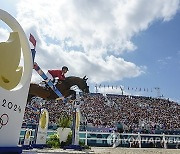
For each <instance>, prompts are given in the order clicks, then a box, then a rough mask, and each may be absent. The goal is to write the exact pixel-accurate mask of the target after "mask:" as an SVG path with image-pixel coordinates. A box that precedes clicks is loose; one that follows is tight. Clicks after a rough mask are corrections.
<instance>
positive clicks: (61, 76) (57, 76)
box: [47, 66, 69, 85]
mask: <svg viewBox="0 0 180 154" xmlns="http://www.w3.org/2000/svg"><path fill="white" fill-rule="evenodd" d="M67 71H69V69H68V67H67V66H63V67H62V69H61V70H48V72H47V76H48V78H49V79H51V80H52V81H53V83H54V85H56V84H57V82H58V80H60V81H63V80H65V74H66V73H67Z"/></svg>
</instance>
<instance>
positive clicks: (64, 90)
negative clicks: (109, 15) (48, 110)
mask: <svg viewBox="0 0 180 154" xmlns="http://www.w3.org/2000/svg"><path fill="white" fill-rule="evenodd" d="M87 79H88V78H86V76H84V77H83V78H80V77H75V76H70V77H66V78H65V80H64V81H58V83H57V84H56V88H57V89H58V90H59V91H60V92H61V94H62V95H63V96H64V98H67V97H69V96H70V95H71V96H72V97H71V98H72V99H75V97H76V92H75V91H74V90H71V87H72V86H75V85H77V86H78V88H79V89H80V90H81V91H82V92H83V93H89V86H88V85H87V82H86V81H87ZM33 96H38V97H41V98H43V99H45V100H55V99H58V95H57V94H56V93H55V92H54V91H53V90H52V89H51V88H50V87H49V88H45V87H42V86H40V85H39V84H35V83H31V84H30V88H29V93H28V101H29V100H30V99H31V98H32V97H33Z"/></svg>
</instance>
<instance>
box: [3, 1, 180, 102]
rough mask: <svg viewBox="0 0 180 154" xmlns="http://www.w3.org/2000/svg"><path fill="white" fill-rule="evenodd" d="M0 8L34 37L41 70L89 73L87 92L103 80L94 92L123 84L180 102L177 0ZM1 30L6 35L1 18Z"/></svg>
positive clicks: (37, 3)
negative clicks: (64, 68)
mask: <svg viewBox="0 0 180 154" xmlns="http://www.w3.org/2000/svg"><path fill="white" fill-rule="evenodd" d="M0 9H3V10H5V11H8V12H9V13H10V14H11V15H13V16H14V17H15V18H16V19H17V20H18V22H19V23H20V24H21V26H22V27H23V29H24V31H25V33H26V35H27V37H29V34H30V33H32V34H33V35H34V36H35V38H36V39H37V55H36V61H37V62H38V63H39V65H40V66H41V67H42V68H43V70H44V71H45V72H46V71H47V70H48V69H59V68H61V66H63V65H67V66H68V67H69V69H70V71H69V72H68V74H67V76H70V75H74V76H80V77H83V76H84V75H87V76H88V78H89V79H88V80H89V81H88V84H89V85H90V87H91V92H95V88H94V87H95V85H96V84H97V85H100V84H101V86H100V87H99V86H98V87H99V88H98V92H102V93H117V94H120V93H121V90H120V88H117V89H116V88H115V87H116V86H118V87H119V86H121V87H122V88H123V89H124V93H125V94H131V95H143V96H153V97H156V96H157V95H159V94H160V95H163V96H164V98H170V99H172V100H175V101H177V102H180V93H179V80H180V43H179V40H180V35H179V34H180V29H179V25H180V0H168V1H167V0H152V1H147V0H136V1H134V0H127V1H124V0H109V1H104V0H92V1H89V0H78V1H77V0H69V1H66V0H61V1H56V0H52V1H48V0H38V1H36V0H31V1H28V0H1V1H0ZM0 34H1V35H0V41H5V40H6V39H7V37H8V35H9V30H7V29H6V27H4V24H2V22H0ZM30 45H31V44H30ZM40 81H41V78H40V77H39V76H38V75H37V73H36V72H34V71H33V75H32V82H40ZM104 85H105V88H104ZM108 85H109V88H108ZM112 86H113V88H112ZM128 87H129V88H130V89H131V90H128ZM155 87H158V88H160V90H159V91H157V90H155V89H154V88H155ZM132 88H133V90H132ZM144 88H145V89H146V90H145V91H144ZM140 89H141V90H140ZM147 89H148V90H147ZM151 89H152V92H151Z"/></svg>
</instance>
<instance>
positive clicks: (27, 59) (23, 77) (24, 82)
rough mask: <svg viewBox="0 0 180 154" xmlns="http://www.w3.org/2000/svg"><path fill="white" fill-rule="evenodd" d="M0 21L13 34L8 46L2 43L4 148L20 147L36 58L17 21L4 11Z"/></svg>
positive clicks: (0, 142)
mask: <svg viewBox="0 0 180 154" xmlns="http://www.w3.org/2000/svg"><path fill="white" fill-rule="evenodd" d="M0 19H1V20H2V21H3V22H5V23H6V24H7V25H8V26H9V27H10V28H11V29H12V31H13V32H12V33H10V36H9V40H8V41H7V42H0V147H17V145H18V141H19V134H20V131H21V125H22V121H23V116H24V111H25V106H26V102H27V96H28V91H29V84H30V80H31V75H32V66H33V65H32V56H31V51H30V46H29V42H28V40H27V37H26V35H25V33H24V31H23V29H22V27H21V26H20V24H19V23H18V22H17V21H16V19H15V18H13V17H12V16H11V15H10V14H8V13H7V12H5V11H3V10H1V9H0ZM21 53H22V54H23V55H21ZM21 57H23V60H24V61H23V64H22V66H21V65H20V59H21Z"/></svg>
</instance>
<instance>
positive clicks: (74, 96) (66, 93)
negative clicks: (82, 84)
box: [64, 90, 76, 100]
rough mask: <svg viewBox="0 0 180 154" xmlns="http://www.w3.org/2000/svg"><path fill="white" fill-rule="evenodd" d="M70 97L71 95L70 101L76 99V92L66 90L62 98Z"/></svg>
mask: <svg viewBox="0 0 180 154" xmlns="http://www.w3.org/2000/svg"><path fill="white" fill-rule="evenodd" d="M70 95H71V99H72V100H75V99H76V92H75V91H74V90H67V91H65V93H64V97H65V98H66V97H68V96H70Z"/></svg>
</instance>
